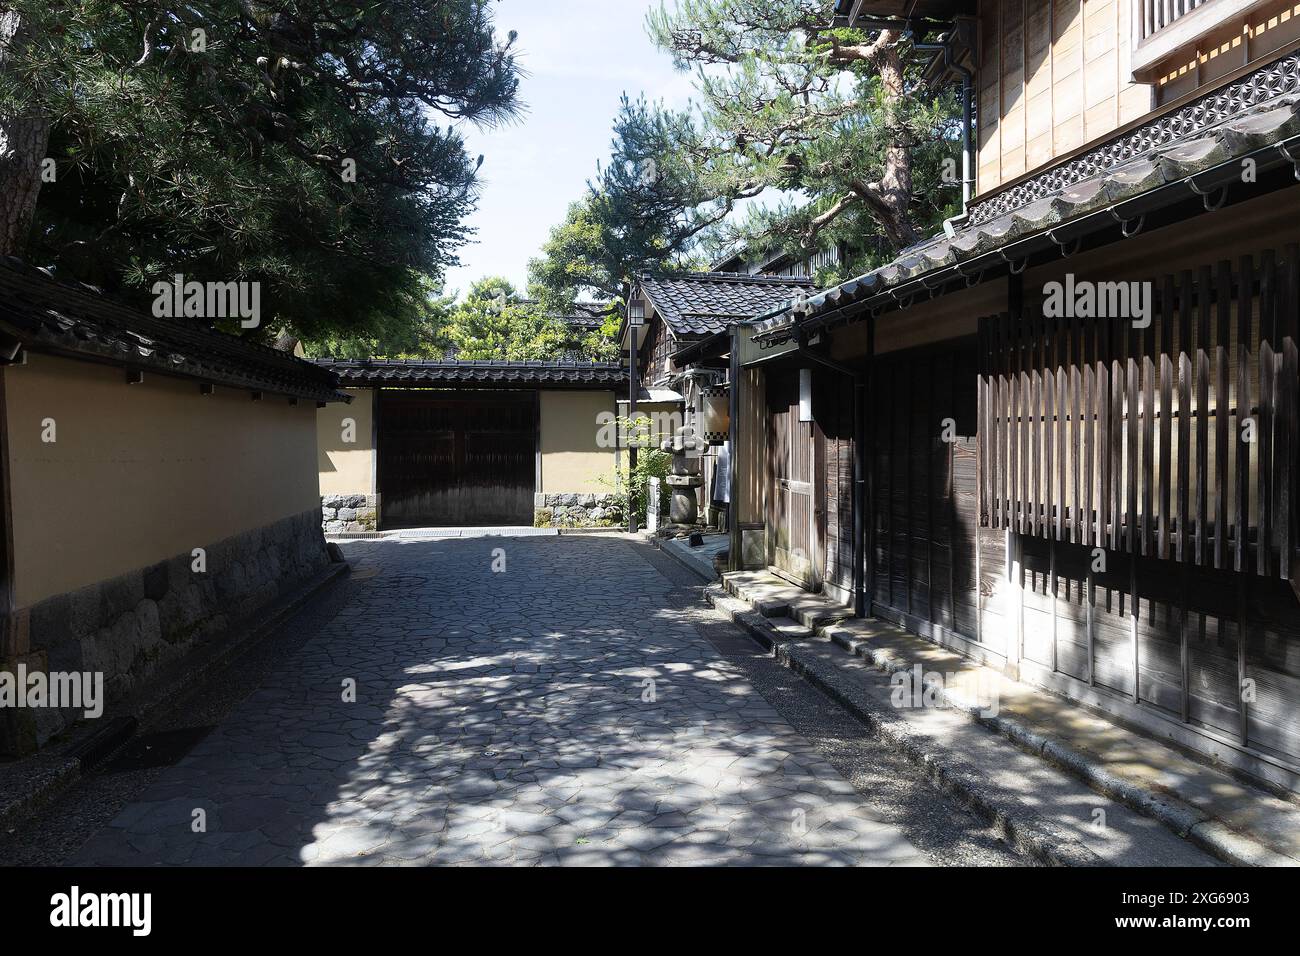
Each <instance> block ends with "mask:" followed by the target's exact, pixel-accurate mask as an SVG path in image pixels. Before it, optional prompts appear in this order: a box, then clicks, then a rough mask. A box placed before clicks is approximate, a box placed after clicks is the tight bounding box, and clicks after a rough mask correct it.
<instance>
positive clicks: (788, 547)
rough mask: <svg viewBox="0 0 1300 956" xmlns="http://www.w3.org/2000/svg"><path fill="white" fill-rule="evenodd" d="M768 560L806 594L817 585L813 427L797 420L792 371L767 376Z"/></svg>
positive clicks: (795, 379) (795, 382) (795, 381)
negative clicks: (769, 494) (769, 496)
mask: <svg viewBox="0 0 1300 956" xmlns="http://www.w3.org/2000/svg"><path fill="white" fill-rule="evenodd" d="M768 428H769V431H768V442H767V453H768V465H767V468H768V474H769V476H770V482H769V487H771V488H772V492H773V493H772V497H771V500H770V502H769V515H768V527H769V528H770V529H771V531H772V533H771V535H770V536H769V539H768V540H769V554H768V560H769V562H770V563H771V565H772V567H773V568H775V569H776V570H777V571H779V572H781V573H782V574H783V575H785V576H786V577H788V578H790V579H791V580H792V581H794V582H796V583H798V584H800V585H801V586H803V587H806V588H809V589H815V588H817V587H819V586H820V580H819V568H818V564H819V562H818V561H817V555H816V548H815V547H814V542H815V541H816V540H817V520H818V515H817V510H816V507H815V489H814V485H813V475H814V473H815V465H816V460H817V454H816V434H815V431H816V429H815V426H814V424H813V422H801V421H800V420H799V379H798V373H797V372H796V371H781V372H776V371H774V372H772V373H770V374H769V375H768Z"/></svg>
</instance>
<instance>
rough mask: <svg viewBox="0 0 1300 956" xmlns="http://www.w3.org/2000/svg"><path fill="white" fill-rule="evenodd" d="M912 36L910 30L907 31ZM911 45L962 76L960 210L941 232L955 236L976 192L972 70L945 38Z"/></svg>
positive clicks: (945, 224)
mask: <svg viewBox="0 0 1300 956" xmlns="http://www.w3.org/2000/svg"><path fill="white" fill-rule="evenodd" d="M904 35H905V36H907V37H908V38H909V39H910V38H911V35H912V34H911V31H910V30H908V31H907V33H906V34H904ZM912 48H913V49H915V50H921V51H923V52H931V53H941V54H943V65H944V66H946V67H948V69H950V70H954V71H955V72H957V73H958V74H960V76H961V212H960V213H958V214H957V215H955V216H951V217H949V218H948V219H945V220H944V222H943V231H944V232H945V233H946V234H947V236H948V238H949V239H951V238H953V237H954V236H956V235H957V227H958V226H960V225H963V224H964V223H965V222H966V220H967V219H968V218H969V216H970V213H969V212H968V207H969V206H970V201H971V198H972V196H973V194H974V191H975V175H974V173H975V133H974V125H975V89H974V77H973V76H972V74H971V71H970V70H969V69H968V68H966V67H964V66H962V65H961V64H960V63H958V62H957V61H956V60H955V59H953V55H952V44H951V43H950V42H949V41H948V39H947V38H946V37H945V38H944V39H943V40H942V41H940V42H939V43H921V42H920V41H917V40H912Z"/></svg>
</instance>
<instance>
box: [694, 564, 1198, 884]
mask: <svg viewBox="0 0 1300 956" xmlns="http://www.w3.org/2000/svg"><path fill="white" fill-rule="evenodd" d="M705 593H706V595H707V596H708V598H709V600H710V602H711V603H712V604H713V605H714V607H715V608H717V609H718V610H719V611H721V612H723V613H724V614H726V615H727V616H729V617H730V618H731V619H732V620H733V621H734V622H735V623H737V624H739V625H740V626H741V627H742V628H744V629H745V630H746V631H747V632H749V634H750V635H751V637H753V638H754V639H755V640H756V641H758V642H759V643H760V644H761V645H763V646H764V647H767V648H768V649H770V650H771V652H772V654H773V656H775V657H776V659H777V660H779V661H780V662H781V663H782V664H784V665H786V666H787V667H789V668H790V669H791V670H793V671H795V672H796V673H798V674H799V675H800V676H802V677H803V678H804V679H806V680H808V681H809V683H811V684H813V685H814V686H815V687H817V688H818V689H819V690H821V691H822V692H823V693H825V694H827V695H828V696H829V697H831V698H832V699H833V700H835V701H836V702H837V703H839V704H840V705H841V706H843V707H844V708H845V709H846V710H848V711H849V712H850V713H852V714H853V715H854V716H856V717H857V718H858V719H860V720H862V721H863V722H864V723H865V724H866V725H867V726H868V727H869V728H870V730H871V731H872V733H873V734H874V735H875V736H876V737H877V738H878V739H879V740H880V741H881V742H882V743H883V744H885V745H886V746H888V747H889V748H890V749H892V750H894V751H896V752H898V753H900V754H901V755H903V756H904V757H906V758H907V759H908V760H910V761H911V762H913V763H915V764H916V765H917V766H918V767H920V768H922V769H923V770H924V772H925V773H926V774H927V775H928V776H929V777H931V778H932V779H933V780H934V781H935V783H936V785H937V786H938V787H939V788H940V789H942V790H944V791H945V792H948V793H951V794H953V795H954V796H956V797H957V798H958V799H960V800H962V802H964V803H966V804H967V805H969V806H971V807H972V808H974V809H975V810H976V811H978V812H979V813H980V814H981V815H983V816H985V817H986V818H988V819H989V820H991V821H992V822H993V823H994V825H995V826H996V828H997V829H998V830H999V831H1000V832H1001V833H1002V834H1003V836H1004V837H1005V838H1006V840H1007V841H1008V842H1009V843H1010V844H1012V845H1013V846H1015V847H1016V848H1017V849H1018V850H1020V851H1021V852H1023V853H1025V854H1026V855H1028V856H1030V857H1032V858H1033V859H1035V860H1037V861H1038V862H1041V863H1045V864H1048V865H1055V866H1062V865H1067V866H1099V865H1100V866H1106V865H1112V866H1213V865H1214V862H1215V861H1214V860H1213V859H1212V858H1211V857H1210V856H1208V855H1207V854H1205V853H1203V852H1201V851H1200V850H1198V849H1197V848H1196V847H1194V846H1192V845H1191V844H1190V843H1188V842H1187V841H1185V840H1182V839H1180V838H1179V837H1178V836H1176V835H1175V834H1173V833H1170V832H1169V831H1168V830H1166V829H1165V828H1164V827H1161V826H1160V825H1159V824H1158V823H1156V822H1155V821H1153V820H1150V819H1147V818H1146V817H1145V816H1143V815H1142V814H1140V813H1137V812H1134V811H1133V810H1130V809H1129V808H1127V807H1125V806H1123V805H1122V804H1120V803H1118V802H1116V801H1111V800H1108V799H1107V798H1105V797H1102V796H1099V795H1097V794H1095V793H1094V792H1092V790H1090V789H1089V787H1088V786H1087V784H1085V783H1083V782H1081V781H1079V780H1077V779H1075V778H1074V777H1072V776H1071V775H1070V774H1068V773H1065V772H1063V771H1062V770H1060V769H1058V768H1055V767H1053V766H1051V765H1050V764H1048V763H1047V762H1045V761H1043V760H1041V759H1039V758H1037V757H1034V756H1031V755H1030V754H1027V753H1025V752H1024V751H1023V750H1021V749H1020V748H1019V747H1017V746H1016V745H1015V744H1013V743H1011V742H1010V741H1008V740H1006V739H1005V738H1003V737H1001V736H999V735H997V734H992V733H989V732H988V731H987V730H985V729H984V728H982V727H980V726H979V725H978V724H976V723H974V722H972V721H969V720H967V719H965V717H964V715H962V714H961V713H960V712H958V711H955V710H952V709H949V708H914V709H900V708H898V707H897V706H895V703H894V693H895V688H894V686H893V683H892V681H891V679H890V676H889V675H888V674H886V673H884V672H882V671H880V670H878V669H876V668H874V667H872V666H871V665H870V664H868V663H867V662H865V661H863V660H862V659H860V658H858V657H856V656H855V655H853V654H852V653H850V652H848V651H846V650H844V649H843V648H842V647H840V646H838V645H837V644H835V643H833V642H832V641H830V640H828V639H826V638H823V637H819V636H815V635H811V634H808V633H807V632H806V630H805V631H804V634H803V636H801V637H800V636H797V635H796V636H794V637H790V638H786V639H782V638H781V635H780V632H779V631H778V630H777V629H776V628H774V627H773V624H774V622H773V621H771V620H768V619H765V618H762V617H760V616H759V615H757V614H755V613H754V612H752V611H751V610H749V608H748V607H747V605H745V604H744V603H743V602H741V601H740V600H739V599H736V598H733V597H731V596H729V595H727V594H726V593H725V591H724V590H723V589H722V588H720V587H713V588H709V589H706V592H705ZM1098 808H1100V809H1102V810H1104V811H1105V817H1104V819H1105V821H1106V826H1105V827H1104V828H1100V829H1099V828H1098V827H1096V826H1095V825H1094V821H1095V819H1096V816H1095V814H1094V810H1096V809H1098Z"/></svg>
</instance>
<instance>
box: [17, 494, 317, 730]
mask: <svg viewBox="0 0 1300 956" xmlns="http://www.w3.org/2000/svg"><path fill="white" fill-rule="evenodd" d="M87 546H88V547H89V546H90V545H89V544H88V545H87ZM104 546H106V547H112V542H108V543H107V544H106V545H104ZM203 548H204V554H203V555H202V559H203V570H196V561H197V560H198V558H197V557H196V556H195V555H194V554H193V553H192V552H189V553H185V554H180V555H177V556H176V557H174V558H171V559H170V560H167V561H161V562H159V563H158V564H155V565H153V566H152V567H149V568H143V569H141V570H139V571H133V572H131V573H130V574H125V575H122V576H121V577H119V578H114V579H112V580H110V581H103V582H100V583H99V584H94V585H91V586H89V587H85V588H81V589H80V590H78V591H73V592H70V593H68V594H60V595H57V596H55V597H51V598H48V599H46V600H44V601H42V602H40V603H39V604H36V605H33V606H32V607H31V608H30V609H28V610H27V611H25V612H21V613H22V614H23V616H24V617H25V618H26V620H25V622H24V623H25V626H26V627H27V628H28V629H29V635H28V637H29V641H30V653H31V659H32V661H39V663H40V665H42V667H41V669H45V668H48V672H62V673H71V672H81V673H86V672H91V673H100V674H103V680H104V697H105V698H106V700H107V701H108V703H110V704H112V703H113V702H115V701H119V700H121V699H123V698H125V697H128V696H130V695H131V694H132V693H133V692H134V691H136V690H137V689H139V688H140V687H141V685H142V684H144V683H145V682H146V681H148V679H149V678H150V677H151V676H152V675H153V674H155V673H156V672H157V671H158V670H159V668H161V667H162V666H164V665H166V664H168V663H169V662H171V661H174V660H176V659H177V658H179V657H181V656H183V655H184V654H185V653H186V652H187V651H189V650H191V649H192V647H193V645H194V644H195V643H196V642H198V641H201V640H202V639H204V638H206V637H210V636H215V635H219V634H221V633H222V632H224V631H226V630H227V629H229V628H230V627H231V626H232V625H234V624H236V623H237V622H239V621H240V620H241V619H243V618H246V617H248V616H249V615H251V614H253V613H254V612H255V611H257V610H258V609H259V608H260V607H262V606H263V605H265V604H267V603H268V602H270V601H272V600H274V599H275V598H276V597H278V596H280V595H281V594H282V593H284V592H286V591H288V590H289V589H290V588H292V587H294V586H296V585H298V584H300V583H302V581H303V580H305V579H306V578H308V577H309V576H311V575H313V574H316V573H317V572H319V571H320V570H321V569H322V568H324V567H325V566H326V565H327V564H329V560H330V559H329V555H328V553H327V552H326V550H325V538H324V536H323V535H322V534H321V528H320V519H319V515H318V513H317V512H316V510H315V509H312V510H310V511H305V512H303V513H302V514H300V515H295V516H293V517H290V518H285V519H283V520H281V521H278V522H276V523H275V524H271V525H266V526H265V527H262V528H256V529H254V530H252V531H246V532H244V533H243V534H239V535H236V536H234V537H232V538H227V539H226V540H224V541H220V542H218V543H216V544H206V545H205V546H203ZM0 667H3V668H4V669H5V670H10V666H9V663H8V662H0ZM32 669H33V668H32V666H31V663H28V671H29V672H30V671H31V670H32ZM21 713H23V714H25V715H26V717H27V718H28V719H29V720H30V722H31V726H29V727H28V728H27V729H26V731H25V732H24V733H21V734H16V735H15V734H11V735H6V736H9V737H10V746H13V745H14V744H13V741H14V740H15V739H17V740H19V741H20V745H21V742H25V743H26V744H28V745H30V744H31V742H32V740H33V738H34V742H35V744H36V745H37V746H39V745H43V744H44V743H45V742H46V741H48V740H49V739H50V738H51V737H53V736H55V735H56V734H58V733H60V732H62V731H63V730H64V729H66V728H67V727H68V726H69V725H70V724H72V723H73V722H75V721H77V720H79V719H82V711H81V710H78V709H71V708H70V709H68V710H65V711H60V710H57V709H54V708H38V709H31V710H24V711H22V712H21ZM14 729H15V728H10V730H14ZM23 749H30V746H27V747H25V748H23Z"/></svg>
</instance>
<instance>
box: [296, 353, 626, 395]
mask: <svg viewBox="0 0 1300 956" xmlns="http://www.w3.org/2000/svg"><path fill="white" fill-rule="evenodd" d="M316 364H317V365H319V366H320V367H321V368H324V369H329V370H330V371H331V372H333V373H334V374H336V375H337V376H338V377H339V380H340V381H341V383H342V384H343V385H344V386H345V387H347V386H363V387H364V386H376V385H379V386H401V385H410V386H414V387H419V386H439V385H476V386H486V387H498V388H515V387H527V386H530V385H550V386H556V387H566V388H591V389H606V388H618V387H620V386H626V385H627V381H628V378H627V369H626V368H624V367H623V366H622V365H620V364H617V363H609V362H576V361H574V362H563V361H561V362H506V361H425V360H418V359H409V360H408V359H394V360H388V359H384V360H380V359H371V360H366V361H341V360H338V359H320V360H318V361H317V363H316Z"/></svg>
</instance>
